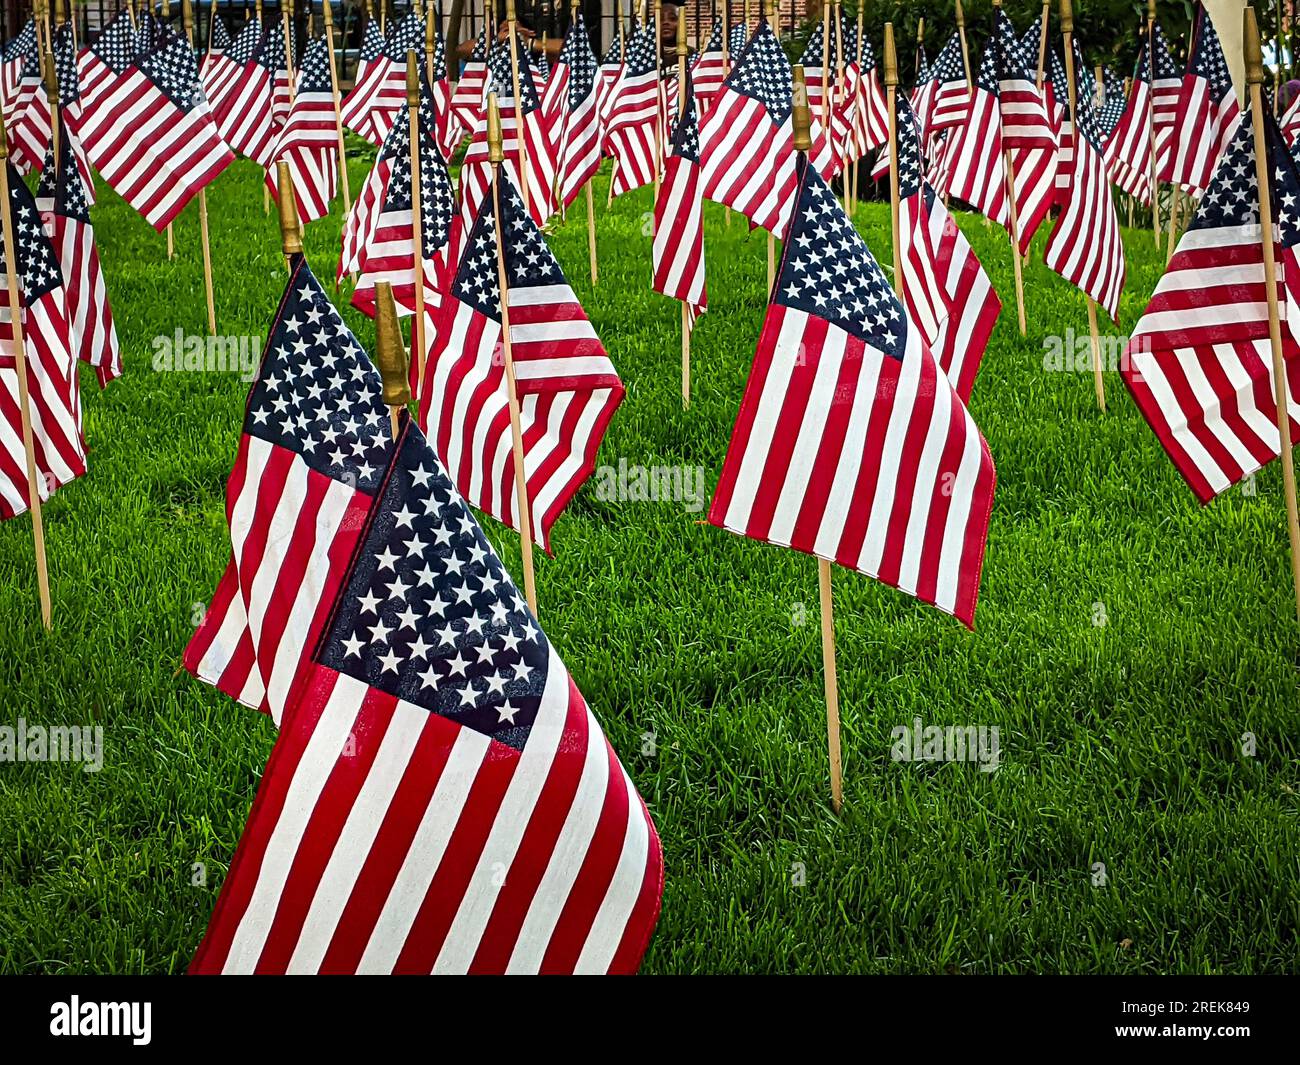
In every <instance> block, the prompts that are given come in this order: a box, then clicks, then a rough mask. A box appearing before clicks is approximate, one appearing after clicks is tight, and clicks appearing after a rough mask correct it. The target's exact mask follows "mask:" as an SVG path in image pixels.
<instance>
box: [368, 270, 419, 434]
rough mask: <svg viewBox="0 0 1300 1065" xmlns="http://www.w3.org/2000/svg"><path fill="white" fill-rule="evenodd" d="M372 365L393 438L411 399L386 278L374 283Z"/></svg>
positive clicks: (406, 364)
mask: <svg viewBox="0 0 1300 1065" xmlns="http://www.w3.org/2000/svg"><path fill="white" fill-rule="evenodd" d="M375 365H376V366H377V367H378V368H379V377H380V380H382V381H383V385H384V388H383V400H384V404H385V405H386V406H387V407H388V426H389V429H390V430H391V432H392V434H393V439H394V440H396V439H397V435H398V433H399V432H400V430H401V425H402V411H403V410H405V409H406V405H407V404H408V403H410V402H411V360H410V358H409V357H408V356H407V354H406V347H405V346H404V345H403V344H402V327H401V325H400V324H399V323H398V321H397V304H396V302H395V301H394V300H393V286H392V283H391V282H389V281H379V282H377V283H376V284H375Z"/></svg>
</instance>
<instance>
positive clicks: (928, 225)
mask: <svg viewBox="0 0 1300 1065" xmlns="http://www.w3.org/2000/svg"><path fill="white" fill-rule="evenodd" d="M897 107H898V115H897V119H896V123H897V130H898V188H899V212H898V213H899V245H900V248H899V251H900V269H899V281H898V288H899V290H900V293H901V295H902V298H903V303H904V305H905V306H906V307H907V313H908V315H909V317H910V318H911V320H912V323H913V324H914V325H915V326H916V327H917V329H918V330H919V331H920V333H921V337H922V339H923V340H924V342H925V344H926V346H927V347H928V348H929V349H930V351H931V353H932V354H933V355H934V357H935V359H936V360H937V361H938V363H939V366H940V367H941V368H942V370H943V372H944V373H945V374H946V375H947V377H948V380H949V382H950V383H951V384H952V386H953V388H954V389H956V391H957V395H958V396H960V397H961V400H962V402H963V403H965V402H966V401H968V400H969V399H970V392H971V386H972V385H973V384H974V383H975V374H976V372H977V371H978V370H979V364H980V360H981V359H982V358H983V357H984V349H985V348H986V347H987V346H988V339H989V336H990V334H991V333H992V332H993V327H994V325H995V324H996V323H997V319H998V314H999V313H1000V311H1001V310H1002V303H1001V301H1000V300H999V299H998V297H997V293H996V292H994V291H993V285H992V284H991V283H990V282H989V279H988V276H987V275H986V274H985V273H984V268H983V267H982V266H981V265H980V261H979V259H978V258H976V256H975V252H974V250H973V249H972V248H971V246H970V244H969V242H968V241H967V240H966V238H965V236H963V235H962V232H961V230H960V229H959V228H958V227H957V223H956V221H955V220H954V219H953V217H952V216H951V215H950V214H949V213H948V212H947V210H946V209H945V208H944V206H943V201H942V200H940V199H939V198H938V197H937V196H936V195H935V194H934V190H933V189H931V188H930V187H929V186H928V185H926V183H925V177H924V160H923V157H922V154H921V138H920V125H919V123H918V122H917V120H916V116H915V114H914V113H913V112H912V108H911V105H910V104H909V103H908V102H907V99H906V98H905V97H903V96H899V97H897Z"/></svg>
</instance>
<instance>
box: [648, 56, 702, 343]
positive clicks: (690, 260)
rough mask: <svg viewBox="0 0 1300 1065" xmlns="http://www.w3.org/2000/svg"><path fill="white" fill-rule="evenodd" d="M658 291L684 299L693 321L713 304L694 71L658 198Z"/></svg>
mask: <svg viewBox="0 0 1300 1065" xmlns="http://www.w3.org/2000/svg"><path fill="white" fill-rule="evenodd" d="M653 261H654V281H653V285H654V290H655V291H656V292H662V293H663V294H664V295H665V296H671V297H672V298H673V299H677V300H681V301H682V302H683V303H685V304H686V305H687V307H689V308H690V314H691V321H692V322H693V321H695V319H696V318H698V317H699V316H700V314H702V313H703V312H704V309H705V307H706V306H707V303H708V298H707V295H706V291H705V287H704V205H703V203H702V202H701V200H700V127H699V122H698V121H697V119H696V114H695V96H694V93H693V92H692V86H691V75H690V73H689V72H688V73H687V75H686V109H685V111H684V112H683V114H682V115H681V116H680V117H679V118H678V120H677V128H676V129H675V130H674V131H673V139H672V145H671V148H670V151H669V153H668V158H667V160H666V161H665V164H664V180H663V184H662V185H661V186H660V187H659V198H658V200H656V201H655V237H654V249H653Z"/></svg>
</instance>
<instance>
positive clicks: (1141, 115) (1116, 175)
mask: <svg viewBox="0 0 1300 1065" xmlns="http://www.w3.org/2000/svg"><path fill="white" fill-rule="evenodd" d="M1151 75H1152V67H1151V50H1150V48H1149V47H1148V46H1147V43H1146V42H1143V44H1142V50H1141V52H1140V53H1139V55H1138V61H1137V67H1136V68H1135V69H1134V71H1133V87H1132V89H1131V91H1130V92H1129V97H1128V101H1127V103H1126V104H1125V107H1124V111H1123V114H1121V115H1120V118H1119V121H1118V122H1117V123H1116V125H1115V128H1114V130H1113V131H1112V133H1111V136H1110V139H1109V140H1108V141H1107V142H1106V152H1105V159H1106V168H1107V170H1108V171H1109V172H1110V176H1111V179H1112V180H1113V181H1114V182H1115V184H1116V185H1118V186H1119V187H1120V188H1121V189H1123V190H1124V191H1125V192H1127V193H1128V194H1129V195H1130V196H1133V197H1135V198H1137V199H1138V200H1140V201H1141V202H1142V203H1144V204H1147V205H1148V206H1149V205H1150V203H1151V170H1152V162H1151V152H1152V147H1153V146H1152V143H1151V136H1152V133H1153V131H1154V128H1155V125H1154V122H1155V118H1154V114H1153V112H1152V103H1151V101H1152V92H1151V87H1152V79H1151Z"/></svg>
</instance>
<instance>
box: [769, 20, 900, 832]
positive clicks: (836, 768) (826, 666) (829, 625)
mask: <svg viewBox="0 0 1300 1065" xmlns="http://www.w3.org/2000/svg"><path fill="white" fill-rule="evenodd" d="M885 32H886V48H888V45H889V42H891V41H892V39H893V27H892V26H890V25H888V24H886V29H885ZM793 74H794V84H793V88H794V97H793V101H792V102H793V108H792V110H791V123H792V126H793V132H794V150H795V151H796V152H798V153H799V154H800V155H802V156H803V158H804V164H805V165H811V164H810V163H808V153H809V152H810V151H811V150H812V116H811V114H810V113H809V110H808V85H807V82H806V81H805V80H804V69H803V66H802V65H796V66H795V67H794V71H793ZM895 172H896V168H895ZM817 599H818V604H819V606H820V608H821V632H822V673H823V679H824V682H825V690H826V748H827V754H828V756H829V761H830V771H831V806H832V807H833V808H834V810H835V812H836V813H837V814H838V813H839V812H840V808H841V807H842V806H843V805H844V782H843V776H842V772H841V766H840V695H839V678H838V674H837V673H836V669H835V601H834V594H833V592H832V588H831V564H830V563H829V562H828V561H826V559H824V558H819V559H817Z"/></svg>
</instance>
